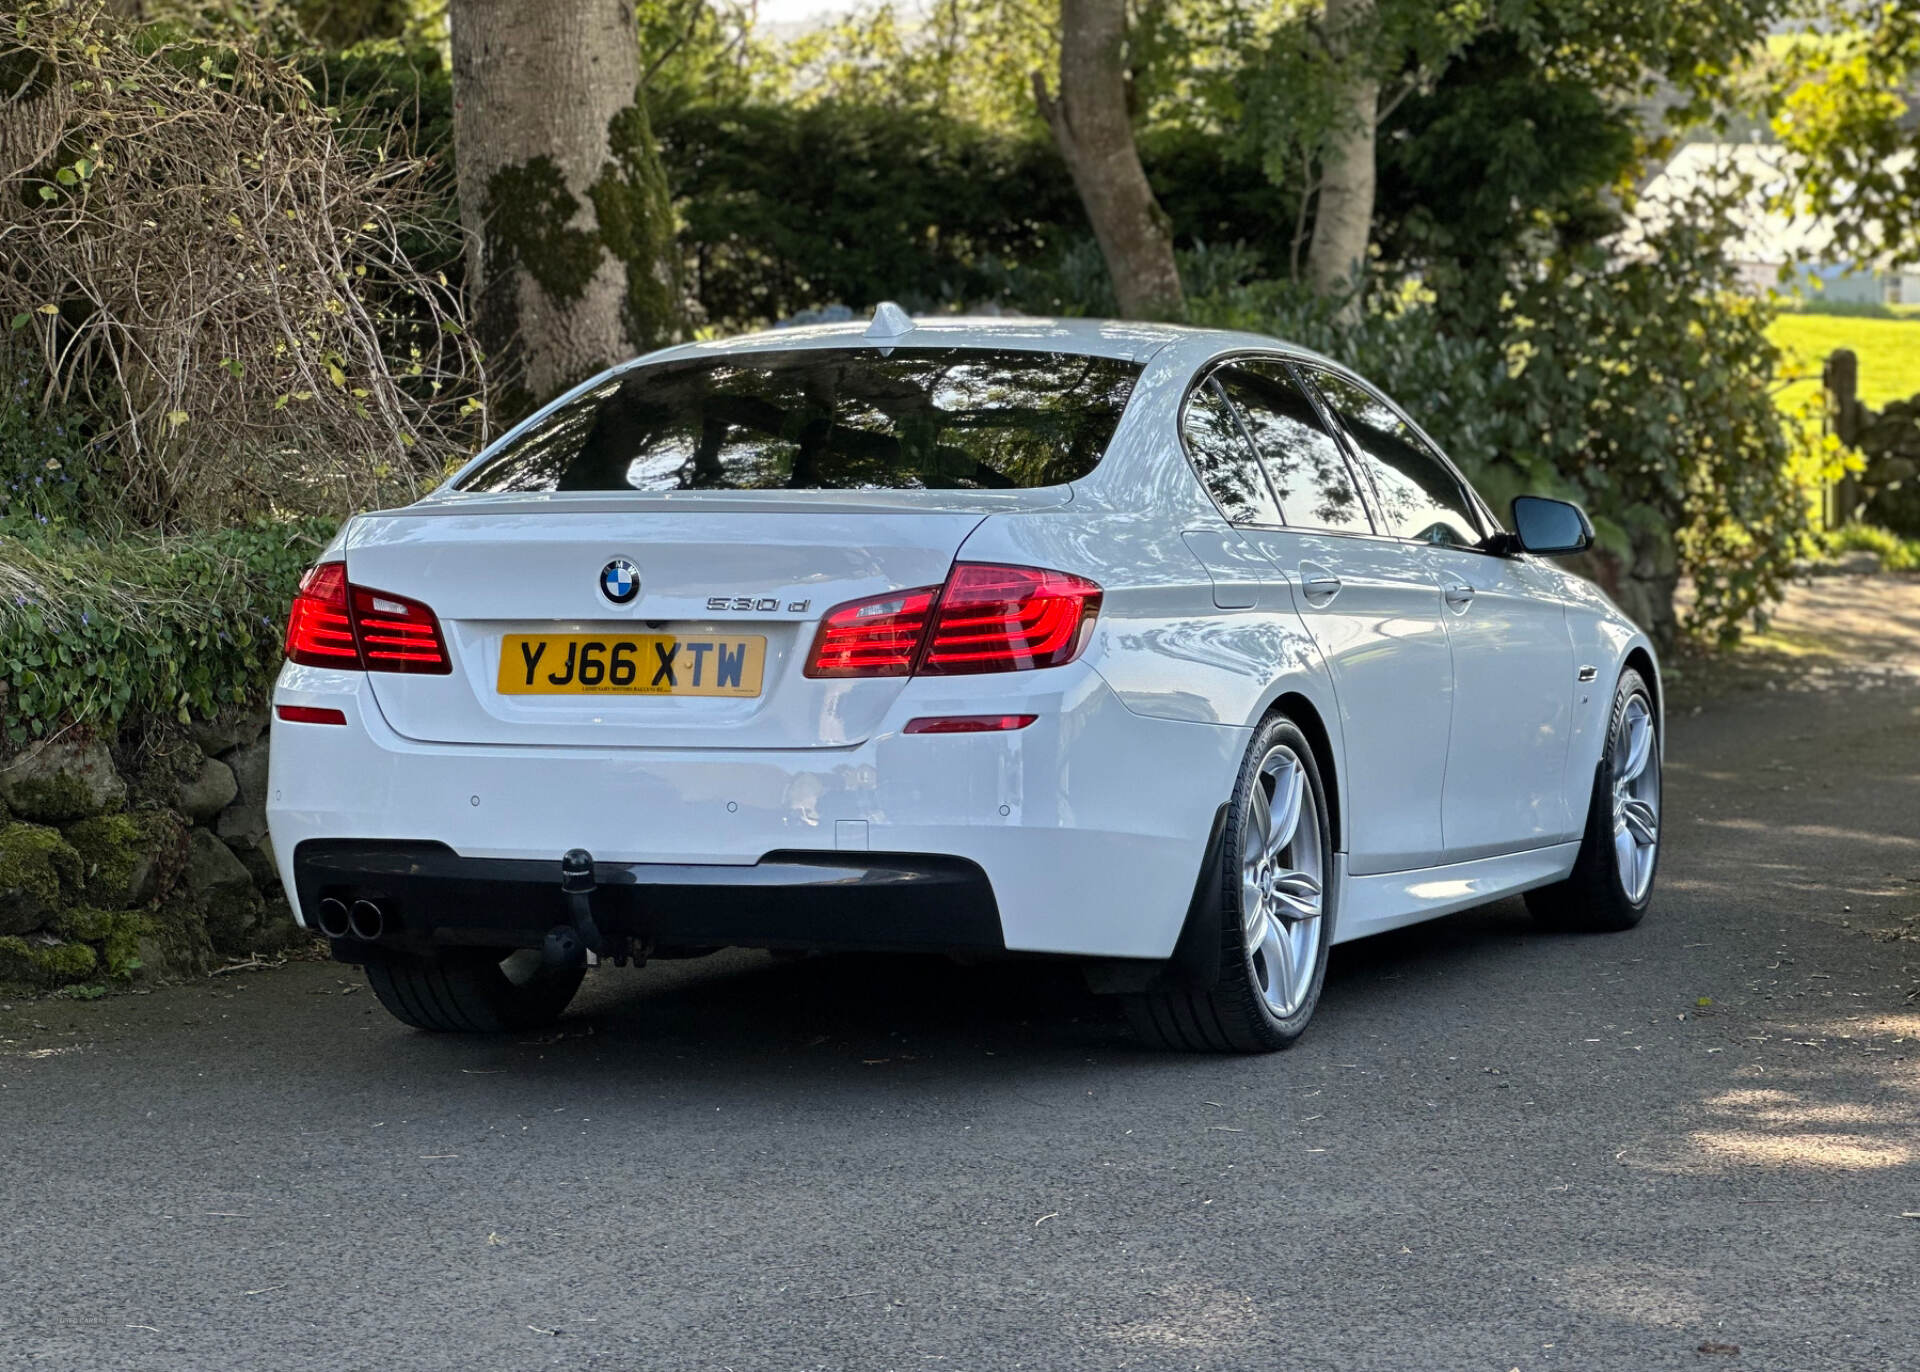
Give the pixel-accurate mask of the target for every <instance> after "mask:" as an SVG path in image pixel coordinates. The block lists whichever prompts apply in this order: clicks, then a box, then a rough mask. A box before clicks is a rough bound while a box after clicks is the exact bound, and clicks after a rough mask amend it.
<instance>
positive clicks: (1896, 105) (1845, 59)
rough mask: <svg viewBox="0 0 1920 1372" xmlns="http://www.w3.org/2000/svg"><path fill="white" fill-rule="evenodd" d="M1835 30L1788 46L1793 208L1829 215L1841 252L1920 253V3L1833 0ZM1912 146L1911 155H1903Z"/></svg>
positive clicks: (1864, 255) (1786, 118)
mask: <svg viewBox="0 0 1920 1372" xmlns="http://www.w3.org/2000/svg"><path fill="white" fill-rule="evenodd" d="M1821 8H1823V9H1824V10H1825V11H1826V13H1825V16H1824V17H1825V18H1826V19H1827V21H1828V25H1829V27H1830V28H1831V29H1832V30H1834V32H1831V33H1828V34H1821V35H1818V36H1815V35H1808V36H1807V37H1806V38H1803V39H1801V40H1800V41H1797V42H1793V43H1790V44H1787V45H1784V51H1783V52H1782V53H1781V54H1780V56H1781V58H1782V60H1781V63H1780V77H1781V83H1782V86H1783V87H1784V90H1785V94H1784V96H1783V97H1782V98H1781V99H1780V100H1779V102H1778V109H1777V111H1776V114H1775V118H1774V131H1775V132H1776V133H1777V134H1778V135H1779V137H1780V140H1781V142H1782V143H1784V144H1785V145H1786V146H1787V148H1788V149H1789V150H1791V151H1792V152H1794V153H1797V154H1799V156H1800V158H1801V163H1800V168H1801V176H1800V180H1799V184H1798V185H1797V186H1796V187H1795V188H1794V189H1793V191H1792V192H1790V193H1789V194H1787V195H1785V196H1783V197H1782V199H1783V202H1784V203H1783V208H1785V209H1788V210H1790V211H1802V212H1812V213H1814V214H1818V215H1821V216H1824V217H1826V218H1827V219H1828V220H1829V221H1830V222H1831V223H1832V224H1833V227H1834V230H1835V240H1834V247H1835V250H1836V251H1838V252H1839V253H1843V254H1849V255H1852V256H1854V257H1856V258H1858V259H1860V260H1863V261H1864V260H1872V259H1874V258H1877V257H1879V256H1880V255H1881V254H1882V253H1884V254H1886V256H1887V257H1888V258H1890V259H1891V260H1894V261H1903V260H1904V261H1912V260H1914V259H1915V258H1916V257H1920V122H1916V121H1915V119H1914V118H1913V112H1912V109H1911V107H1910V106H1909V103H1908V100H1907V98H1906V95H1905V94H1903V92H1904V91H1910V90H1911V89H1912V82H1913V78H1914V75H1915V73H1916V72H1920V9H1916V8H1915V7H1914V6H1913V5H1911V4H1889V3H1885V0H1827V3H1825V4H1824V5H1823V6H1822V7H1821ZM1903 154H1904V158H1903Z"/></svg>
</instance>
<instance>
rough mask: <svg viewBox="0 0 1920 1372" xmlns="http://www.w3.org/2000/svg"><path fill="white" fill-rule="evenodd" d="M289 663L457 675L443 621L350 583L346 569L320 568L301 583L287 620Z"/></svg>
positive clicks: (410, 603)
mask: <svg viewBox="0 0 1920 1372" xmlns="http://www.w3.org/2000/svg"><path fill="white" fill-rule="evenodd" d="M286 650H287V660H288V661H289V662H298V663H301V664H302V665H304V666H308V667H341V668H345V669H347V670H350V671H363V672H428V673H433V674H436V675H442V676H444V675H445V674H446V673H448V672H451V671H452V670H453V660H452V658H450V657H449V656H448V654H447V643H446V640H445V639H444V638H442V637H441V634H440V621H439V619H438V618H437V617H436V616H435V615H434V613H433V611H432V610H431V609H429V608H428V607H427V606H425V605H422V604H421V603H420V602H419V601H417V600H409V599H407V598H406V597H405V596H398V595H391V594H389V593H388V592H386V591H373V590H368V589H367V588H366V587H365V586H354V585H351V584H349V583H348V581H347V564H346V563H344V562H322V563H321V564H320V565H319V566H317V567H313V568H310V569H309V570H308V572H307V574H306V575H305V576H303V577H301V578H300V589H299V590H298V591H296V592H295V593H294V597H293V609H292V610H291V611H290V612H289V614H288V615H287V642H286Z"/></svg>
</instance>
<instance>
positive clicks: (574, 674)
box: [498, 634, 767, 696]
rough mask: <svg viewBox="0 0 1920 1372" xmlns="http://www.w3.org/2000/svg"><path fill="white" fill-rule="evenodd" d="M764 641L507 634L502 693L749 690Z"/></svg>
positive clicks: (753, 691)
mask: <svg viewBox="0 0 1920 1372" xmlns="http://www.w3.org/2000/svg"><path fill="white" fill-rule="evenodd" d="M766 663H767V641H766V639H764V638H760V637H757V636H754V635H740V634H697V635H689V636H687V637H684V638H682V637H680V636H678V635H676V634H508V635H507V636H506V637H505V638H504V639H503V640H502V641H501V644H500V678H499V683H498V688H499V691H500V694H501V695H506V696H558V695H616V696H757V695H759V694H760V678H761V674H762V672H763V670H764V669H765V667H766Z"/></svg>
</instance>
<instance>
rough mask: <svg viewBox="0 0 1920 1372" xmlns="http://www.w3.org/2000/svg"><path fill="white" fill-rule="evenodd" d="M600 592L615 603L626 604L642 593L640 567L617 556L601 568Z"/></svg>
mask: <svg viewBox="0 0 1920 1372" xmlns="http://www.w3.org/2000/svg"><path fill="white" fill-rule="evenodd" d="M600 592H601V594H602V595H604V596H606V598H607V599H608V600H611V601H612V602H613V603H614V604H615V605H625V604H627V603H628V602H629V601H631V600H632V599H633V598H634V597H635V596H637V595H639V594H640V569H639V568H638V567H636V566H634V565H633V564H632V563H631V562H629V561H627V560H626V559H625V558H624V557H616V558H615V559H614V560H613V561H611V562H609V563H608V564H607V565H606V566H604V567H602V568H601V569H600Z"/></svg>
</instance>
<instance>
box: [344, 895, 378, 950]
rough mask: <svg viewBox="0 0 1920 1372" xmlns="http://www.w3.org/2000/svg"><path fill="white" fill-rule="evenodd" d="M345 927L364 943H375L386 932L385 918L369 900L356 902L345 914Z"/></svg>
mask: <svg viewBox="0 0 1920 1372" xmlns="http://www.w3.org/2000/svg"><path fill="white" fill-rule="evenodd" d="M347 927H348V928H349V929H350V930H352V931H353V936H354V937H355V938H357V939H360V940H361V941H363V942H365V943H377V942H379V940H380V936H381V935H382V934H384V933H386V931H387V916H386V913H385V912H384V911H383V910H381V908H380V907H379V906H378V905H375V904H374V903H373V902H372V901H370V900H356V901H355V902H354V903H353V908H352V909H351V910H349V911H348V912H347Z"/></svg>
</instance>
